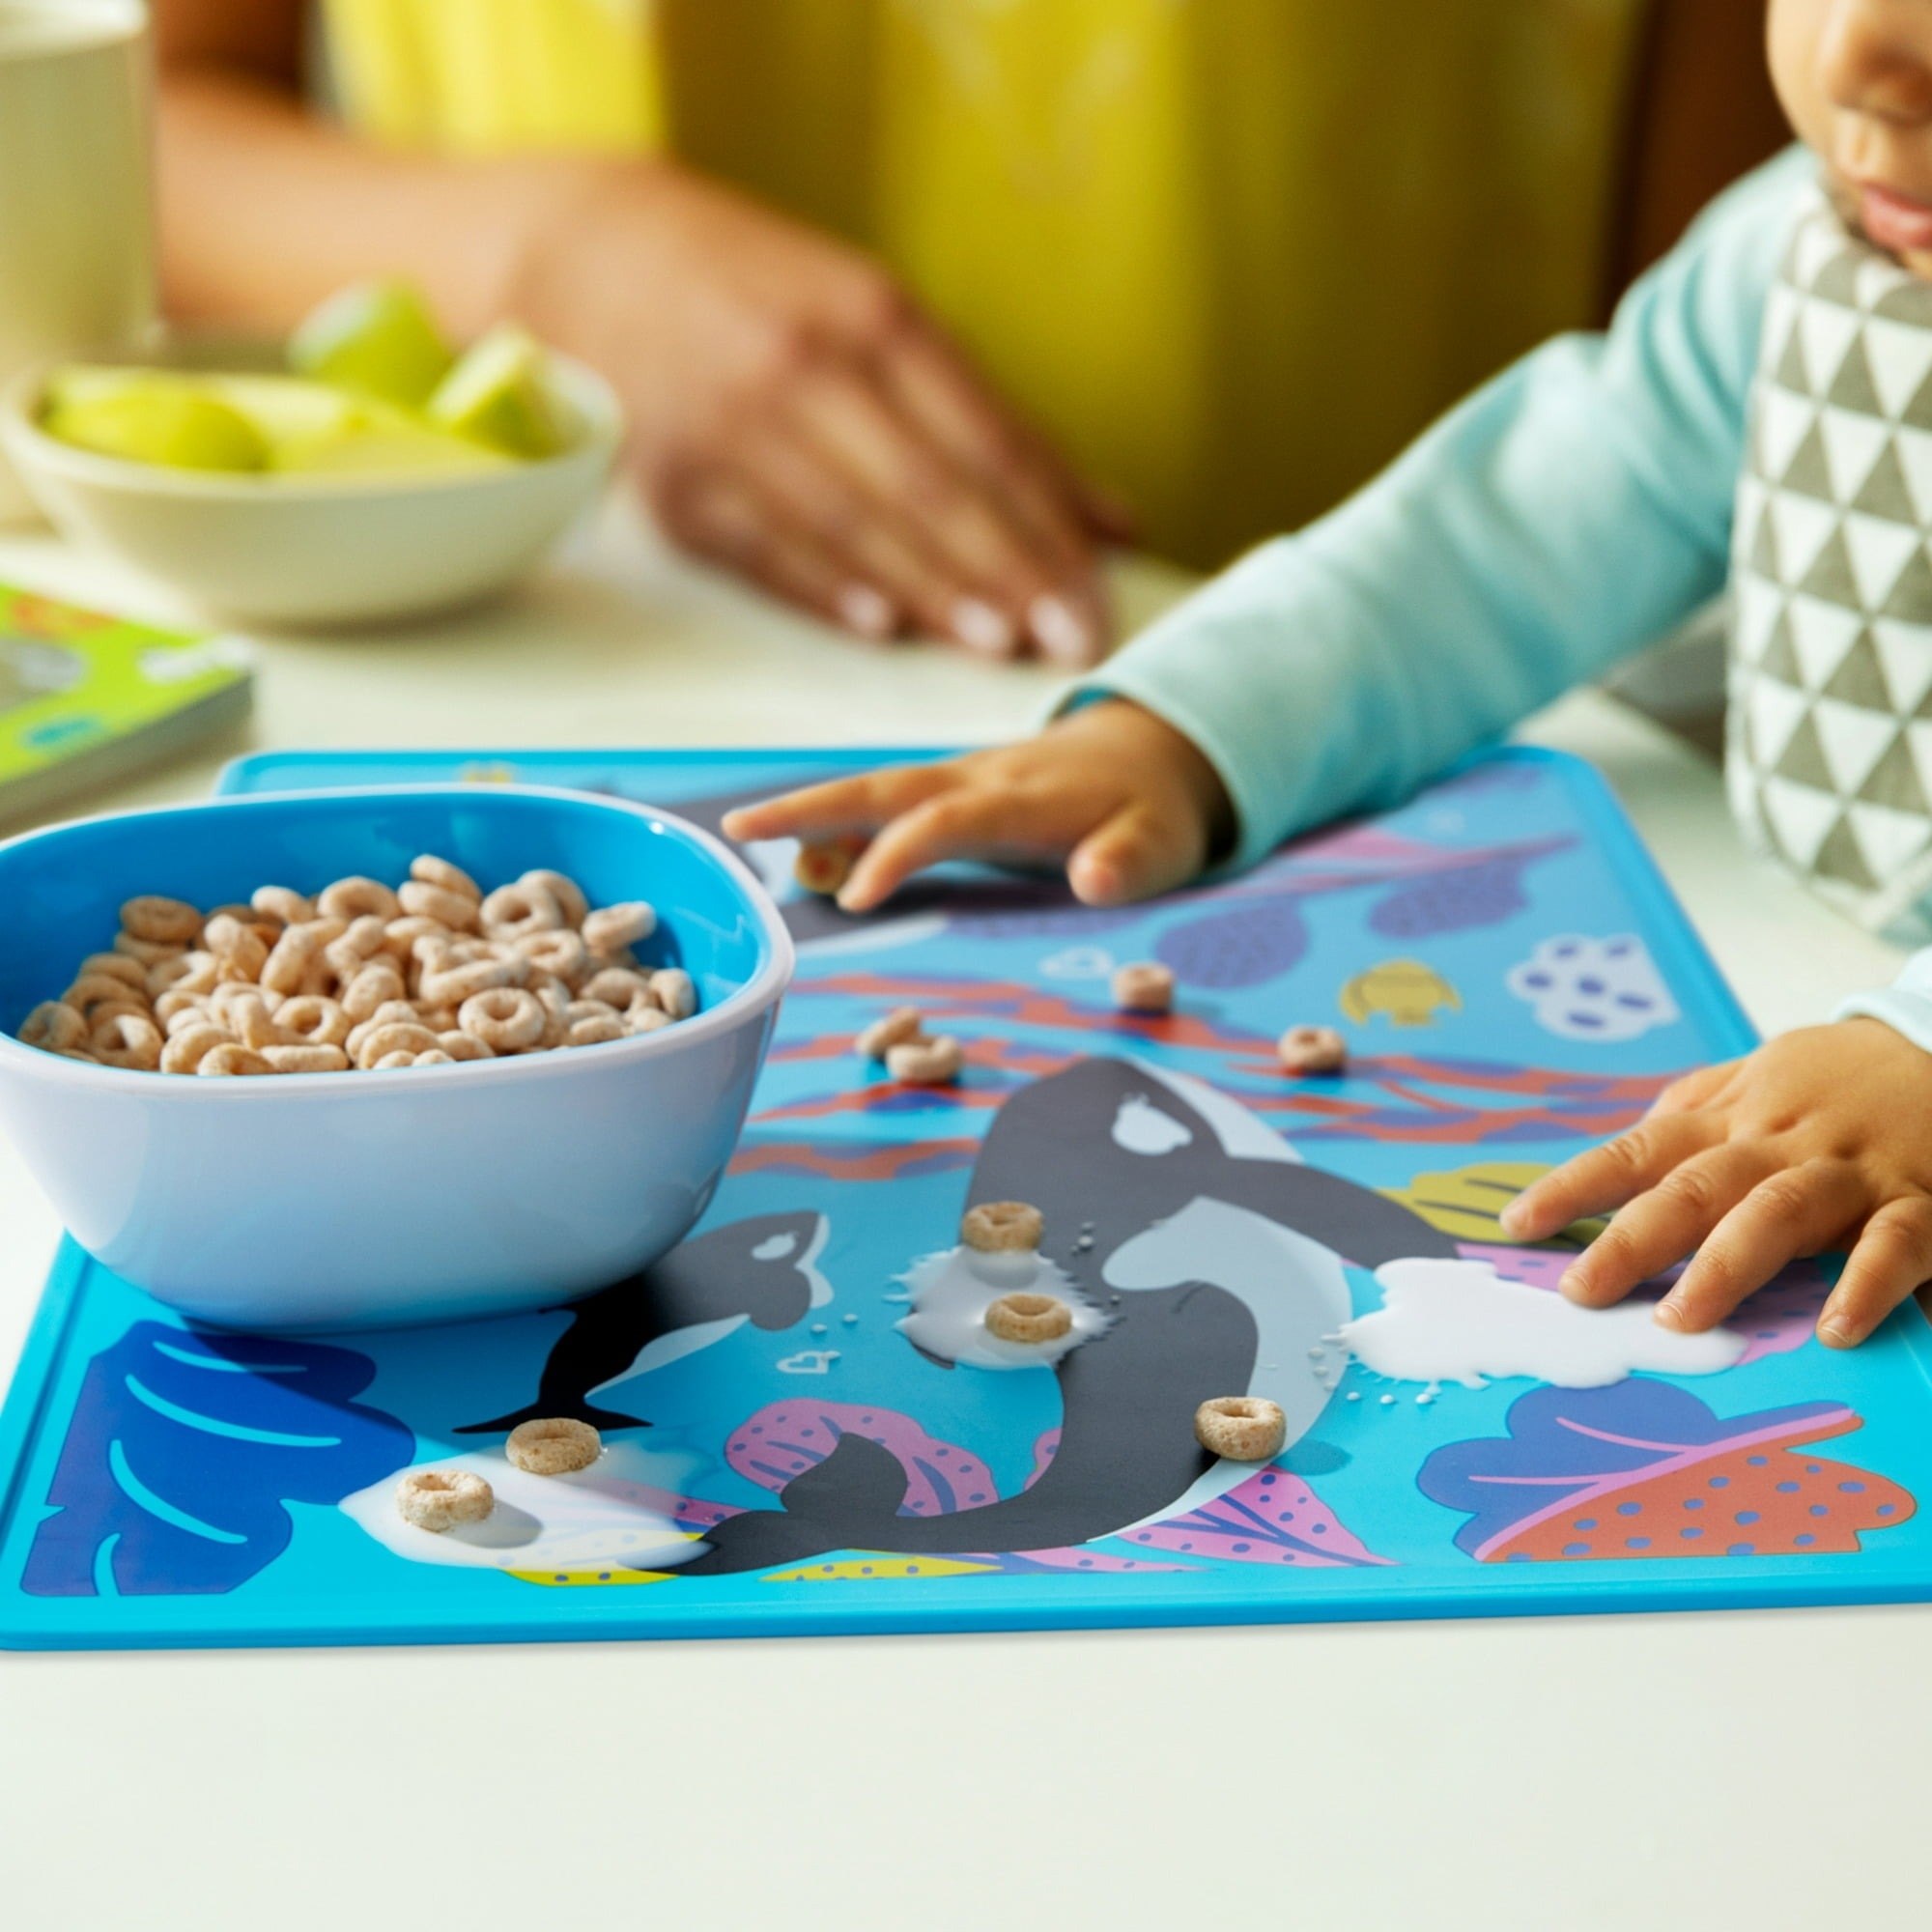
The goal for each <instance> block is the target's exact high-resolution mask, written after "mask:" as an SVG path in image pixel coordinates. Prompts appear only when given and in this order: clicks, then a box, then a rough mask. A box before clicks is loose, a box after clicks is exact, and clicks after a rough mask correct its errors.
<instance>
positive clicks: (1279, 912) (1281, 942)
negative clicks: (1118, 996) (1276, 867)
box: [1153, 898, 1308, 990]
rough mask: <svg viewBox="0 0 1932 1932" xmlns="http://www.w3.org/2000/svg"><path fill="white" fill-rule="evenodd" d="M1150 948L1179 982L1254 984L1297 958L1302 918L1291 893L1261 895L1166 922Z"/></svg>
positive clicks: (1304, 935) (1302, 944)
mask: <svg viewBox="0 0 1932 1932" xmlns="http://www.w3.org/2000/svg"><path fill="white" fill-rule="evenodd" d="M1153 951H1154V957H1155V958H1156V959H1158V960H1159V961H1160V962H1161V964H1162V965H1163V966H1171V967H1172V968H1173V969H1174V975H1175V978H1176V979H1178V980H1180V981H1181V982H1182V983H1183V984H1184V985H1189V986H1206V987H1210V988H1218V989H1222V990H1233V989H1234V988H1236V987H1238V986H1259V985H1261V984H1263V983H1264V981H1266V980H1278V979H1279V978H1280V977H1281V976H1282V974H1284V973H1286V972H1289V971H1290V970H1291V969H1292V968H1293V967H1294V966H1295V965H1297V964H1298V963H1299V961H1300V959H1301V955H1302V954H1303V953H1304V952H1307V951H1308V923H1307V922H1306V921H1305V920H1304V919H1303V918H1302V916H1301V908H1300V907H1299V906H1298V905H1297V904H1296V903H1295V902H1294V900H1293V899H1292V898H1279V899H1262V900H1258V901H1251V902H1250V903H1248V904H1246V905H1237V906H1235V907H1232V908H1231V909H1230V910H1228V911H1226V912H1217V913H1210V914H1208V915H1207V916H1206V917H1205V918H1202V919H1191V920H1188V921H1186V922H1185V923H1183V924H1180V925H1171V926H1169V927H1168V928H1167V930H1166V931H1165V932H1163V933H1162V934H1161V936H1160V939H1159V941H1158V942H1157V943H1156V945H1155V947H1154V949H1153Z"/></svg>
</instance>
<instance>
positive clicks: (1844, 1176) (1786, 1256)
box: [1657, 1160, 1869, 1334]
mask: <svg viewBox="0 0 1932 1932" xmlns="http://www.w3.org/2000/svg"><path fill="white" fill-rule="evenodd" d="M1868 1199H1869V1197H1868V1194H1867V1191H1866V1184H1865V1182H1864V1181H1863V1180H1862V1179H1861V1178H1860V1176H1859V1173H1858V1170H1857V1169H1856V1168H1855V1167H1853V1166H1852V1164H1851V1163H1850V1162H1849V1161H1842V1160H1807V1161H1805V1162H1804V1165H1803V1166H1800V1167H1789V1168H1785V1169H1783V1170H1782V1171H1781V1172H1779V1173H1777V1174H1774V1175H1773V1176H1771V1178H1770V1179H1767V1180H1761V1181H1759V1182H1758V1184H1757V1185H1756V1186H1755V1187H1753V1188H1752V1189H1751V1191H1750V1192H1749V1193H1748V1194H1747V1195H1746V1196H1745V1198H1744V1199H1743V1200H1742V1201H1740V1202H1739V1203H1738V1205H1737V1206H1736V1207H1735V1208H1732V1209H1731V1211H1730V1212H1729V1213H1728V1214H1726V1215H1725V1216H1724V1218H1723V1219H1722V1220H1721V1221H1719V1223H1718V1225H1717V1227H1716V1229H1715V1230H1713V1232H1712V1233H1711V1235H1710V1236H1708V1237H1707V1238H1706V1239H1705V1241H1704V1244H1703V1245H1702V1246H1701V1247H1700V1248H1699V1249H1698V1250H1697V1254H1696V1258H1695V1259H1694V1260H1693V1261H1692V1262H1691V1264H1690V1266H1689V1267H1688V1268H1686V1269H1685V1270H1684V1276H1683V1279H1682V1280H1681V1281H1679V1282H1678V1284H1677V1286H1676V1287H1675V1288H1673V1289H1672V1290H1671V1291H1670V1293H1668V1294H1666V1295H1665V1296H1664V1297H1663V1299H1662V1301H1661V1302H1659V1303H1658V1307H1657V1319H1658V1321H1661V1322H1662V1324H1663V1325H1664V1327H1666V1328H1680V1329H1683V1330H1685V1331H1687V1332H1689V1333H1691V1334H1697V1333H1700V1332H1701V1331H1702V1330H1704V1329H1706V1328H1712V1327H1715V1326H1716V1325H1717V1324H1718V1323H1719V1321H1723V1319H1724V1318H1725V1316H1727V1315H1729V1314H1730V1313H1731V1312H1732V1311H1733V1310H1734V1309H1736V1307H1737V1306H1738V1304H1739V1303H1740V1302H1741V1301H1743V1300H1744V1299H1745V1297H1746V1296H1747V1295H1748V1294H1753V1293H1756V1292H1757V1291H1758V1290H1759V1289H1760V1288H1762V1287H1763V1286H1764V1285H1765V1283H1766V1282H1768V1281H1769V1280H1770V1279H1771V1278H1772V1276H1773V1275H1775V1274H1776V1272H1777V1271H1778V1269H1779V1268H1781V1267H1782V1266H1783V1265H1784V1264H1785V1263H1786V1262H1788V1261H1792V1260H1795V1259H1796V1258H1797V1257H1798V1256H1800V1255H1815V1254H1816V1253H1817V1252H1818V1250H1819V1249H1820V1248H1822V1247H1825V1246H1826V1245H1827V1244H1828V1243H1829V1242H1830V1241H1831V1239H1832V1237H1833V1236H1834V1235H1835V1234H1837V1233H1838V1231H1839V1230H1840V1229H1841V1228H1848V1227H1850V1226H1851V1225H1852V1224H1853V1223H1854V1222H1856V1221H1857V1220H1858V1219H1859V1217H1860V1216H1861V1214H1862V1213H1863V1211H1864V1208H1865V1207H1866V1204H1867V1201H1868Z"/></svg>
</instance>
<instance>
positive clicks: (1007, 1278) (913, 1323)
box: [895, 1248, 1109, 1369]
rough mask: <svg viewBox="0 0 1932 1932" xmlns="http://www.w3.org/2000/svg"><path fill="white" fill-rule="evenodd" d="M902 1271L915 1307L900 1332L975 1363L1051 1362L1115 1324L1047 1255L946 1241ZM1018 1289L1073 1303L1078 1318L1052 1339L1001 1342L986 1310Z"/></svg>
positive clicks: (948, 1357) (952, 1358)
mask: <svg viewBox="0 0 1932 1932" xmlns="http://www.w3.org/2000/svg"><path fill="white" fill-rule="evenodd" d="M899 1279H900V1280H901V1281H903V1282H904V1283H905V1285H906V1287H907V1288H908V1289H910V1290H911V1291H912V1313H911V1314H910V1315H906V1316H902V1317H901V1318H900V1319H899V1321H898V1322H897V1323H896V1324H895V1325H896V1326H897V1328H898V1330H899V1332H900V1333H901V1334H902V1335H903V1336H904V1337H905V1338H906V1340H907V1341H908V1342H910V1343H912V1344H913V1345H914V1346H915V1347H916V1348H920V1349H923V1350H925V1351H926V1353H927V1354H928V1355H937V1356H938V1357H939V1358H940V1359H941V1360H942V1361H947V1362H961V1363H968V1364H970V1365H971V1366H972V1367H974V1368H976V1369H1050V1368H1051V1367H1052V1366H1053V1365H1054V1363H1055V1362H1057V1361H1059V1360H1060V1358H1061V1357H1062V1356H1063V1355H1064V1354H1065V1353H1066V1352H1067V1350H1070V1349H1077V1348H1078V1347H1079V1346H1080V1344H1081V1343H1082V1342H1088V1341H1091V1340H1092V1339H1093V1338H1094V1336H1095V1335H1100V1334H1104V1333H1105V1332H1106V1330H1107V1328H1108V1326H1109V1318H1108V1317H1107V1316H1106V1315H1105V1314H1103V1313H1102V1312H1101V1311H1100V1310H1099V1309H1098V1308H1096V1307H1095V1306H1094V1303H1093V1302H1091V1301H1089V1300H1088V1299H1087V1297H1086V1296H1085V1295H1084V1294H1082V1293H1080V1291H1079V1289H1077V1288H1076V1287H1074V1285H1073V1283H1072V1281H1071V1279H1070V1278H1069V1277H1068V1276H1067V1275H1066V1274H1065V1272H1064V1271H1063V1270H1062V1269H1061V1268H1059V1267H1058V1266H1057V1265H1056V1264H1054V1263H1052V1262H1050V1261H1048V1260H1047V1259H1046V1258H1045V1256H1043V1255H1037V1254H1026V1253H1011V1254H995V1255H985V1254H978V1253H976V1252H975V1251H974V1250H973V1249H971V1248H945V1249H942V1250H941V1251H940V1252H939V1253H938V1254H936V1255H926V1256H924V1257H923V1258H922V1259H921V1260H919V1261H916V1262H915V1263H914V1264H912V1266H911V1267H910V1268H908V1269H907V1270H906V1272H905V1273H904V1274H903V1275H901V1276H900V1277H899ZM1015 1293H1019V1294H1055V1295H1058V1296H1059V1297H1060V1299H1061V1300H1062V1301H1064V1302H1065V1304H1066V1305H1067V1307H1068V1308H1070V1309H1071V1310H1072V1311H1073V1326H1072V1327H1071V1328H1069V1329H1068V1330H1067V1332H1066V1333H1065V1335H1057V1336H1055V1337H1054V1339H1053V1340H1052V1341H1050V1342H1003V1341H1002V1340H1001V1339H1000V1337H999V1336H997V1335H995V1334H994V1333H993V1331H992V1330H991V1329H990V1328H988V1327H987V1326H986V1310H987V1308H988V1307H989V1306H990V1305H991V1304H992V1303H993V1302H995V1301H997V1300H998V1299H999V1298H1000V1296H1001V1295H1003V1294H1015Z"/></svg>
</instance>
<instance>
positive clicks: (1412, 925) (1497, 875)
mask: <svg viewBox="0 0 1932 1932" xmlns="http://www.w3.org/2000/svg"><path fill="white" fill-rule="evenodd" d="M1528 903H1529V901H1528V900H1527V899H1526V898H1524V896H1523V892H1522V864H1521V862H1520V860H1516V859H1496V860H1492V862H1491V863H1490V864H1489V865H1487V866H1469V867H1464V868H1463V870H1461V871H1457V872H1439V873H1436V874H1435V875H1434V876H1432V877H1425V878H1420V879H1412V880H1410V881H1409V883H1408V884H1406V885H1405V886H1401V887H1398V888H1397V890H1396V891H1394V892H1392V893H1390V894H1389V895H1388V896H1387V897H1386V898H1384V899H1382V900H1381V902H1380V903H1379V904H1378V905H1377V907H1376V909H1375V910H1374V911H1373V912H1372V913H1370V915H1369V929H1370V930H1371V931H1373V932H1378V933H1380V934H1381V935H1382V936H1383V937H1384V938H1387V939H1429V938H1433V937H1434V936H1435V934H1437V933H1443V932H1466V931H1468V930H1470V929H1471V928H1472V927H1475V926H1479V925H1500V924H1501V923H1502V922H1503V921H1504V920H1506V919H1508V918H1510V917H1511V916H1512V915H1513V914H1516V913H1520V912H1521V911H1522V910H1523V908H1524V907H1525V906H1527V905H1528Z"/></svg>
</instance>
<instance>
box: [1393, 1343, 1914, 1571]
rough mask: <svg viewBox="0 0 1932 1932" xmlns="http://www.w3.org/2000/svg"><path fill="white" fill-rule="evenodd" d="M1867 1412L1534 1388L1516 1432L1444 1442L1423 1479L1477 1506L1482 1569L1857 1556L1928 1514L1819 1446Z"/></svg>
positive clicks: (1461, 1536)
mask: <svg viewBox="0 0 1932 1932" xmlns="http://www.w3.org/2000/svg"><path fill="white" fill-rule="evenodd" d="M1862 1420H1863V1419H1862V1418H1861V1416H1858V1415H1856V1414H1854V1413H1853V1412H1852V1410H1850V1409H1849V1408H1847V1407H1846V1406H1844V1404H1842V1403H1836V1402H1806V1403H1799V1404H1796V1405H1795V1406H1791V1407H1788V1408H1772V1409H1763V1410H1760V1411H1759V1412H1758V1413H1757V1414H1755V1415H1740V1416H1731V1417H1720V1416H1719V1415H1717V1414H1716V1413H1714V1412H1713V1410H1712V1409H1711V1408H1710V1407H1709V1406H1707V1405H1706V1404H1704V1403H1702V1402H1699V1401H1698V1399H1697V1398H1696V1397H1695V1396H1693V1395H1690V1394H1687V1393H1686V1392H1685V1391H1684V1390H1683V1389H1679V1388H1675V1387H1673V1386H1671V1384H1669V1383H1668V1382H1660V1381H1650V1380H1646V1379H1645V1378H1642V1377H1633V1378H1631V1379H1630V1380H1628V1381H1623V1382H1617V1383H1615V1384H1613V1385H1612V1386H1610V1387H1608V1388H1595V1389H1560V1388H1539V1389H1532V1390H1531V1391H1530V1393H1529V1394H1527V1395H1524V1396H1520V1397H1519V1398H1518V1399H1517V1401H1516V1402H1515V1403H1513V1404H1512V1405H1511V1406H1510V1411H1509V1415H1508V1418H1507V1422H1508V1427H1509V1432H1510V1433H1509V1435H1507V1436H1489V1437H1484V1438H1481V1439H1479V1440H1476V1441H1469V1442H1452V1443H1449V1444H1448V1445H1447V1446H1446V1447H1444V1448H1441V1449H1437V1450H1436V1451H1435V1453H1434V1454H1433V1455H1432V1456H1431V1457H1430V1458H1429V1459H1428V1461H1427V1462H1425V1463H1423V1465H1422V1468H1421V1470H1420V1471H1419V1472H1418V1474H1417V1476H1416V1484H1417V1487H1418V1488H1420V1490H1421V1491H1422V1493H1423V1494H1424V1495H1426V1496H1427V1497H1429V1498H1430V1500H1431V1501H1432V1502H1438V1503H1440V1504H1442V1505H1443V1507H1444V1508H1445V1509H1452V1510H1463V1511H1466V1512H1467V1514H1468V1517H1469V1520H1468V1521H1467V1522H1465V1523H1464V1524H1463V1527H1462V1528H1461V1529H1459V1530H1458V1531H1457V1532H1456V1544H1457V1547H1458V1548H1461V1549H1463V1550H1466V1551H1467V1552H1468V1554H1469V1555H1471V1556H1473V1557H1475V1558H1476V1560H1477V1561H1478V1562H1479V1563H1501V1562H1518V1563H1520V1562H1554V1561H1561V1560H1564V1559H1570V1560H1577V1559H1584V1558H1596V1559H1602V1558H1605V1557H1615V1558H1625V1559H1629V1558H1638V1557H1661V1556H1795V1555H1825V1554H1829V1553H1836V1554H1850V1553H1853V1552H1856V1551H1857V1550H1859V1549H1860V1548H1861V1547H1862V1546H1861V1542H1860V1538H1861V1535H1862V1534H1864V1533H1866V1532H1869V1531H1872V1530H1878V1529H1889V1528H1891V1527H1893V1526H1894V1525H1896V1524H1898V1523H1901V1522H1904V1521H1905V1520H1907V1519H1908V1518H1909V1517H1911V1515H1912V1514H1913V1512H1914V1510H1915V1508H1916V1507H1917V1505H1916V1503H1915V1502H1914V1499H1913V1497H1912V1495H1911V1493H1910V1492H1908V1491H1906V1490H1904V1489H1901V1488H1900V1487H1899V1485H1898V1484H1896V1483H1894V1482H1891V1481H1889V1479H1888V1478H1886V1477H1884V1476H1879V1475H1874V1474H1872V1473H1871V1472H1870V1471H1868V1470H1865V1469H1859V1468H1854V1467H1853V1466H1852V1465H1851V1464H1849V1463H1833V1462H1827V1461H1826V1460H1824V1459H1823V1458H1822V1457H1818V1456H1815V1455H1813V1454H1812V1453H1811V1452H1810V1449H1809V1446H1808V1445H1810V1444H1811V1443H1814V1442H1818V1441H1822V1440H1824V1439H1825V1438H1826V1437H1828V1436H1833V1435H1845V1434H1847V1433H1849V1432H1850V1431H1852V1430H1854V1429H1858V1428H1860V1427H1861V1425H1862Z"/></svg>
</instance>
